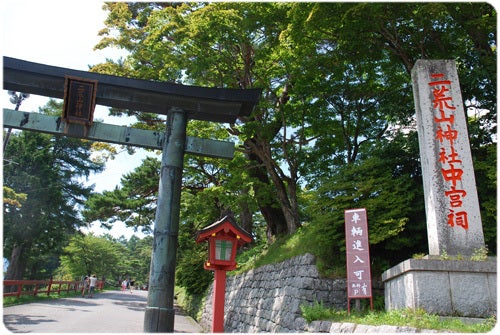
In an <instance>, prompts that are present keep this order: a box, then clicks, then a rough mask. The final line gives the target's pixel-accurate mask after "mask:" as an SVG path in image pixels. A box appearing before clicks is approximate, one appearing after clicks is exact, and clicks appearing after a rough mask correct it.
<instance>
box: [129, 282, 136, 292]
mask: <svg viewBox="0 0 500 335" xmlns="http://www.w3.org/2000/svg"><path fill="white" fill-rule="evenodd" d="M134 283H135V281H133V280H132V279H130V282H129V287H130V293H132V289H133V288H134Z"/></svg>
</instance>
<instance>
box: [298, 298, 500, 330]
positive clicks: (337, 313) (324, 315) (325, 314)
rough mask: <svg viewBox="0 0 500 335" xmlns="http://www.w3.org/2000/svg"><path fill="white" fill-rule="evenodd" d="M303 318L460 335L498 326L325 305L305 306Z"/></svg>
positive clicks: (491, 322) (491, 321) (487, 321)
mask: <svg viewBox="0 0 500 335" xmlns="http://www.w3.org/2000/svg"><path fill="white" fill-rule="evenodd" d="M301 310H302V316H303V317H304V319H305V320H306V321H307V322H312V321H315V320H325V321H326V320H327V321H332V322H351V323H356V324H363V325H371V326H381V325H389V326H408V327H414V328H418V329H433V330H443V331H452V332H458V333H486V332H489V331H491V330H492V329H493V328H494V327H495V324H496V317H495V316H492V317H490V318H489V319H485V321H484V322H482V323H474V324H469V323H464V322H463V321H462V320H461V319H460V318H446V319H444V318H441V317H439V316H438V315H432V314H428V313H426V312H425V311H424V310H413V309H404V310H393V311H389V312H385V311H371V310H368V311H351V314H350V315H348V313H347V311H344V310H334V309H330V308H325V307H324V306H323V304H321V303H317V302H316V303H314V304H313V305H309V306H306V305H303V306H301Z"/></svg>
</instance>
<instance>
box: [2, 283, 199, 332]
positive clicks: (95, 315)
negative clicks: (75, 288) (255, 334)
mask: <svg viewBox="0 0 500 335" xmlns="http://www.w3.org/2000/svg"><path fill="white" fill-rule="evenodd" d="M147 293H148V292H147V291H133V293H130V292H129V291H125V292H121V291H104V292H97V293H95V294H94V296H93V297H92V298H81V297H71V298H62V299H54V300H47V301H40V302H33V303H29V304H24V305H18V306H11V307H4V308H3V322H4V327H6V328H7V330H8V331H10V332H12V333H143V323H144V310H145V308H146V303H147ZM174 332H176V333H201V332H202V329H201V327H200V326H199V325H198V324H197V323H196V322H195V321H194V320H193V319H192V318H190V317H188V316H186V315H185V314H184V313H183V312H182V311H181V310H179V309H176V313H175V322H174ZM2 333H5V329H4V331H3V332H2Z"/></svg>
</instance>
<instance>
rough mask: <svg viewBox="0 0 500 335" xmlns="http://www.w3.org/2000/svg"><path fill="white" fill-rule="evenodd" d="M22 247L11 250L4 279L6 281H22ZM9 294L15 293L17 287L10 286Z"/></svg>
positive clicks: (23, 267)
mask: <svg viewBox="0 0 500 335" xmlns="http://www.w3.org/2000/svg"><path fill="white" fill-rule="evenodd" d="M23 251H24V246H23V245H17V244H16V245H15V246H14V248H12V252H11V255H10V259H9V267H8V268H7V273H6V274H5V279H7V280H21V279H23V275H24V270H25V267H26V264H25V261H24V260H23ZM8 291H9V292H15V291H17V287H15V286H10V289H9V290H8Z"/></svg>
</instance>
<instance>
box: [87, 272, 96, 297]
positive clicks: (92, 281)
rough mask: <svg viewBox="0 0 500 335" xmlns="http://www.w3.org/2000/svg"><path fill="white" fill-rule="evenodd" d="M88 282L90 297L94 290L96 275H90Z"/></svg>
mask: <svg viewBox="0 0 500 335" xmlns="http://www.w3.org/2000/svg"><path fill="white" fill-rule="evenodd" d="M89 281H90V284H89V298H92V295H93V294H94V290H95V284H96V283H97V277H96V276H95V275H92V277H90V280H89Z"/></svg>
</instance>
